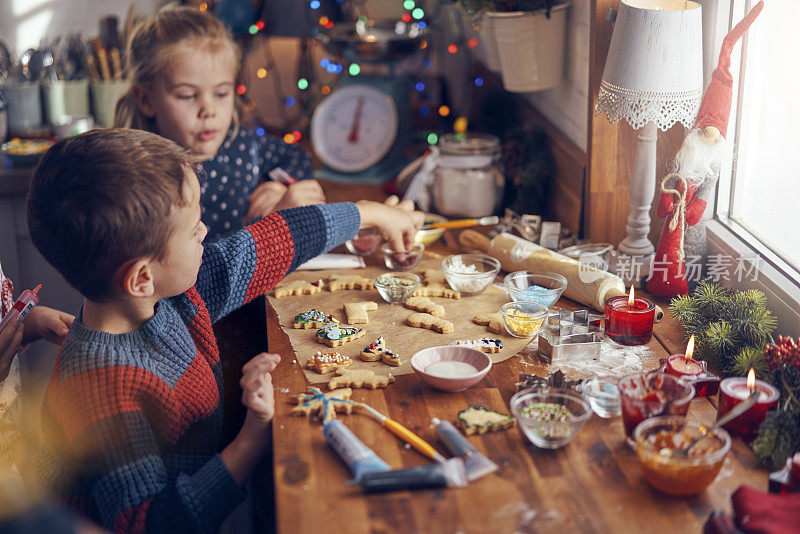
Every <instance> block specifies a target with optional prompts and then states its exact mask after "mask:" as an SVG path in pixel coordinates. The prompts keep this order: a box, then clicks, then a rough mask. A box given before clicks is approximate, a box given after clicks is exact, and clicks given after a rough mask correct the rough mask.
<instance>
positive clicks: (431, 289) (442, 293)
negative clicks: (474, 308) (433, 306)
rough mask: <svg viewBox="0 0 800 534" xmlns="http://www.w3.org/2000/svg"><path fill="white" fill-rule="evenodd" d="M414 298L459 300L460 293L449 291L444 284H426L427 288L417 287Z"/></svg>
mask: <svg viewBox="0 0 800 534" xmlns="http://www.w3.org/2000/svg"><path fill="white" fill-rule="evenodd" d="M413 296H415V297H444V298H447V299H460V298H461V293H459V292H458V291H455V290H453V289H450V288H449V287H447V286H446V285H444V284H428V285H427V286H423V287H418V288H417V290H416V291H414V295H413Z"/></svg>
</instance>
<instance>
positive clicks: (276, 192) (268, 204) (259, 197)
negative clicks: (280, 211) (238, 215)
mask: <svg viewBox="0 0 800 534" xmlns="http://www.w3.org/2000/svg"><path fill="white" fill-rule="evenodd" d="M287 189H288V188H287V187H286V186H285V185H283V184H281V183H278V182H273V181H268V182H264V183H263V184H260V185H259V186H258V187H256V188H255V191H253V192H252V193H251V194H250V205H249V206H248V208H247V214H246V215H245V216H244V220H245V222H250V221H252V220H254V219H258V218H259V217H263V216H265V215H267V214H268V213H272V212H273V211H275V206H276V205H277V204H278V202H280V201H281V199H282V198H283V195H285V194H286V190H287Z"/></svg>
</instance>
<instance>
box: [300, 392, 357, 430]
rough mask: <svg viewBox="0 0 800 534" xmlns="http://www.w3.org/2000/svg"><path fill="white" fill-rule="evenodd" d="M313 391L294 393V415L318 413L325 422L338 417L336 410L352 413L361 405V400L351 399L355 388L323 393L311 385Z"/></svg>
mask: <svg viewBox="0 0 800 534" xmlns="http://www.w3.org/2000/svg"><path fill="white" fill-rule="evenodd" d="M308 390H309V391H310V392H311V393H300V394H299V395H293V397H294V399H295V400H296V401H297V406H295V407H294V408H292V411H291V412H290V413H291V414H292V415H311V414H312V413H316V414H317V415H319V418H320V419H322V421H323V422H325V421H330V420H331V419H334V418H335V417H336V412H339V413H352V412H353V408H356V407H358V406H360V405H361V403H359V402H354V401H351V400H350V395H352V394H353V390H352V389H350V388H342V389H336V390H334V391H329V392H327V393H323V392H322V391H321V390H320V389H318V388H315V387H309V388H308Z"/></svg>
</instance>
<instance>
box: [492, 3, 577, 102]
mask: <svg viewBox="0 0 800 534" xmlns="http://www.w3.org/2000/svg"><path fill="white" fill-rule="evenodd" d="M568 8H569V4H560V5H557V6H554V7H553V8H552V9H551V10H550V18H549V19H548V18H547V17H546V16H545V12H544V11H543V10H542V11H537V12H533V13H529V12H524V11H517V12H512V13H499V12H489V13H487V15H488V17H486V19H488V20H491V21H492V29H493V33H494V37H495V40H496V43H497V51H498V54H499V56H500V67H501V72H502V75H503V87H505V89H506V91H511V92H515V93H527V92H531V91H542V90H544V89H552V88H553V87H556V86H557V85H559V84H560V83H561V81H562V80H563V79H564V56H565V54H566V51H565V49H566V34H567V9H568Z"/></svg>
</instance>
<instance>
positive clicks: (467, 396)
mask: <svg viewBox="0 0 800 534" xmlns="http://www.w3.org/2000/svg"><path fill="white" fill-rule="evenodd" d="M325 189H326V192H328V197H329V199H331V200H338V199H342V198H373V199H379V198H381V197H382V195H381V193H380V192H379V191H378V190H377V189H376V188H374V187H372V188H370V187H368V186H349V187H339V186H337V187H336V188H334V189H331V188H330V186H329V185H328V184H326V187H325ZM450 242H451V243H452V241H450ZM440 246H441V245H440ZM562 301H564V299H562ZM566 303H567V304H568V302H566ZM268 316H269V317H268V323H269V326H268V335H269V346H270V350H271V351H272V352H278V353H280V354H281V355H282V356H283V361H282V362H281V364H280V365H279V366H278V368H277V369H276V370H275V372H274V373H273V382H274V385H275V399H276V415H275V419H274V422H273V440H274V441H273V444H274V452H273V466H274V481H275V500H276V514H277V518H276V524H277V530H278V532H280V533H289V532H308V533H313V532H336V533H338V532H348V533H350V532H352V533H361V532H364V533H367V532H398V533H399V532H402V533H410V532H497V533H506V532H534V531H535V532H553V531H562V532H637V531H641V532H699V531H700V530H701V528H702V525H703V523H704V521H705V519H706V517H707V516H708V514H709V512H711V511H712V510H713V509H715V508H719V509H725V510H729V509H730V495H731V494H732V493H733V492H734V491H735V490H736V488H738V487H739V486H740V485H742V484H748V485H751V486H754V487H756V488H765V487H766V479H767V473H766V472H765V471H763V470H760V469H757V468H756V461H755V458H754V456H753V454H752V453H751V452H750V450H749V449H748V448H747V446H746V445H745V444H744V443H743V442H741V441H740V440H738V439H737V440H734V444H733V447H732V449H731V453H730V454H729V456H728V459H727V460H726V462H725V465H724V466H723V469H722V471H721V472H720V474H719V476H718V477H717V480H716V481H715V482H714V483H713V484H712V485H711V486H710V487H709V489H708V490H706V491H705V492H704V493H702V494H701V495H699V496H697V497H693V498H673V497H667V496H664V495H661V494H659V493H657V492H655V491H654V490H652V489H650V487H649V486H648V485H647V483H646V482H645V481H644V479H643V478H642V476H641V474H640V471H639V466H638V463H637V461H636V456H635V454H634V452H632V451H631V450H630V449H629V448H628V447H627V445H626V444H625V442H624V437H623V429H622V420H621V418H616V419H611V420H607V419H600V418H599V417H597V416H593V417H592V418H591V419H590V420H589V421H588V422H587V423H586V425H585V426H584V427H583V429H582V430H581V431H580V432H579V433H578V435H577V436H576V437H575V439H574V440H573V441H572V442H571V443H570V444H569V445H567V446H566V447H565V448H562V449H559V450H556V451H546V450H541V449H537V448H535V447H534V446H532V445H530V444H528V442H527V441H526V440H524V439H523V438H522V436H521V435H520V433H519V432H518V430H517V429H511V430H508V431H504V432H498V433H492V434H486V435H484V436H474V437H471V438H470V442H471V443H472V444H473V445H474V446H475V447H476V448H477V449H478V450H480V451H481V452H482V453H484V454H485V455H486V456H488V457H489V458H490V459H492V460H493V461H494V462H496V463H497V464H498V465H499V466H500V469H499V470H498V471H496V472H495V473H493V474H490V475H488V476H485V477H483V478H481V479H479V480H477V481H474V482H472V483H470V484H469V486H467V487H466V488H462V489H449V490H423V491H414V492H409V491H402V492H395V493H389V494H379V495H369V496H365V495H362V494H361V493H360V492H359V490H358V489H357V488H352V487H345V486H344V484H343V483H344V481H345V480H348V479H349V478H350V473H349V472H348V470H347V468H346V466H345V465H344V464H343V463H342V462H341V461H340V460H339V458H338V456H337V455H336V454H335V453H334V452H333V451H332V450H330V449H329V447H328V446H327V445H326V443H325V441H324V439H323V436H322V430H321V425H319V424H318V423H313V422H311V421H309V420H308V419H306V418H298V417H292V416H289V415H288V414H289V411H290V409H291V408H292V406H293V403H292V402H291V401H292V399H291V395H292V394H294V393H298V392H301V391H304V390H305V389H306V387H307V382H306V380H305V378H304V376H303V372H302V370H301V369H300V368H299V366H298V365H297V363H296V362H294V363H293V360H294V354H293V351H292V348H291V346H290V345H289V341H288V337H287V336H286V334H284V333H283V332H282V331H281V329H280V326H279V324H278V321H277V317H276V315H275V313H274V311H273V310H272V309H271V308H270V307H269V305H268ZM655 338H656V340H657V342H658V345H660V347H661V350H662V351H663V355H664V356H666V355H667V354H670V353H676V352H681V351H682V350H683V349H682V348H683V343H682V339H681V333H680V327H679V326H678V325H677V324H675V323H674V322H673V321H671V320H670V319H667V320H665V321H664V322H662V323H661V324H660V325H658V326H657V327H656V330H655ZM522 370H525V371H526V372H531V371H532V370H533V371H535V372H537V374H539V375H540V376H547V374H548V373H549V372H553V371H555V370H556V369H554V368H548V366H545V365H542V364H532V365H527V364H526V363H523V360H522V359H521V358H518V357H512V358H511V359H509V360H506V361H505V362H502V363H500V364H496V365H495V366H493V368H492V370H491V372H490V373H489V374H488V376H487V377H486V379H485V380H483V381H481V382H480V383H478V384H477V385H475V386H473V387H471V388H469V389H467V390H466V391H464V392H462V393H444V392H440V391H437V390H434V389H432V388H431V387H429V386H428V385H426V384H424V383H422V382H421V381H420V380H419V379H418V378H417V377H416V376H415V375H407V376H400V377H398V378H397V381H396V382H395V383H394V384H392V385H390V386H389V387H388V388H386V389H379V390H375V391H370V390H354V398H358V399H362V398H363V399H364V400H365V401H366V402H367V403H369V404H370V405H372V406H373V407H374V408H376V409H377V410H379V411H380V412H382V413H384V414H387V415H389V416H390V417H391V418H393V419H395V420H397V421H399V422H401V423H402V424H404V425H405V426H407V427H409V428H410V429H412V430H413V431H414V432H416V433H417V434H419V435H420V436H422V437H423V438H424V439H425V440H427V441H428V442H429V443H431V444H433V445H434V446H435V447H436V448H437V449H439V450H440V451H442V452H444V453H445V454H446V452H447V451H446V449H445V448H444V446H443V445H442V444H441V443H439V442H438V441H437V439H436V436H435V434H434V433H433V430H432V429H431V428H430V421H431V418H432V417H439V418H441V419H445V418H446V419H451V420H452V419H453V416H454V415H455V414H456V413H457V412H458V411H459V410H461V409H463V408H465V407H467V406H468V405H470V404H475V405H483V406H486V407H488V408H492V409H496V410H502V411H504V412H506V413H507V412H508V401H509V399H510V397H511V396H512V395H513V394H514V392H515V391H514V384H515V382H517V378H518V373H519V372H520V371H522ZM690 416H692V417H696V418H700V419H702V420H703V421H706V422H711V421H713V420H714V419H715V416H716V410H715V409H714V407H713V406H712V404H711V403H709V401H707V400H705V399H695V400H694V401H692V407H691V411H690ZM341 418H342V419H343V420H344V421H345V422H346V423H347V425H348V426H349V427H350V428H351V429H352V430H353V432H355V434H356V435H357V436H359V438H360V439H361V440H362V441H364V442H365V443H366V444H367V445H368V446H369V447H371V448H372V449H373V450H375V451H376V452H377V453H378V454H379V455H380V456H381V457H382V458H383V459H384V460H386V461H387V462H388V463H389V464H390V465H391V466H392V467H393V468H400V467H411V466H415V465H422V464H424V463H426V462H427V461H428V460H426V459H425V458H423V457H422V456H421V455H420V454H419V453H417V452H416V451H414V450H413V449H408V448H404V447H403V444H402V443H400V441H399V440H398V439H397V438H395V437H394V436H393V435H392V434H390V433H388V432H387V431H385V430H384V429H383V428H382V427H380V425H379V424H378V423H377V422H375V421H374V420H372V419H370V418H369V417H367V416H364V415H356V414H353V415H343V416H341ZM567 529H568V530H567Z"/></svg>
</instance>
